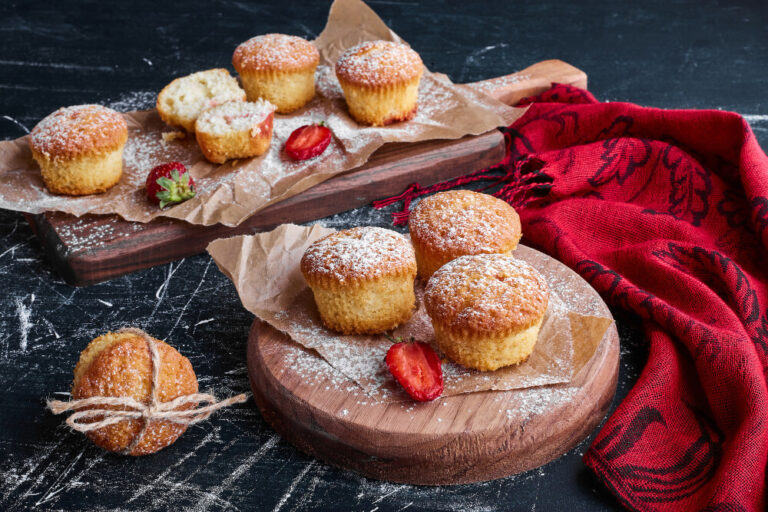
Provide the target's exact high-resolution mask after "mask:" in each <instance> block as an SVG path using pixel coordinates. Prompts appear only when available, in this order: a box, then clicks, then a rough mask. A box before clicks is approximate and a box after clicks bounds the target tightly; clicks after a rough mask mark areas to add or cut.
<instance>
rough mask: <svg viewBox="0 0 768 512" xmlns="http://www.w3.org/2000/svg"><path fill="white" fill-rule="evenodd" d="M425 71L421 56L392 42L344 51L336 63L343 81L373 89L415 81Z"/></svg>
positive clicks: (365, 45) (361, 44) (370, 44)
mask: <svg viewBox="0 0 768 512" xmlns="http://www.w3.org/2000/svg"><path fill="white" fill-rule="evenodd" d="M422 68H423V65H422V63H421V57H419V54H418V53H416V52H415V51H413V50H411V49H410V48H409V47H408V46H407V45H405V44H402V43H395V42H392V41H365V42H363V43H360V44H358V45H357V46H353V47H352V48H350V49H348V50H347V51H346V52H344V53H343V54H342V55H341V57H339V60H338V62H337V63H336V73H337V74H338V75H339V77H340V78H341V79H342V80H344V81H346V82H351V83H353V84H359V85H366V86H374V87H375V86H381V85H386V84H391V83H401V82H406V81H409V80H413V79H414V78H416V77H417V76H419V75H420V74H421V72H422Z"/></svg>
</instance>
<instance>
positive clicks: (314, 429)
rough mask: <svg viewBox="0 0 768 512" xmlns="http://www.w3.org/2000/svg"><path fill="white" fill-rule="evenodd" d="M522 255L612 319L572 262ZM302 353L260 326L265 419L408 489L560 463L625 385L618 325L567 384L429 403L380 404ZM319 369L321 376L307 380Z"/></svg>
mask: <svg viewBox="0 0 768 512" xmlns="http://www.w3.org/2000/svg"><path fill="white" fill-rule="evenodd" d="M515 254H516V256H518V257H520V258H522V259H525V260H526V261H528V262H529V263H531V264H532V265H535V266H537V267H539V268H547V270H548V272H550V271H551V273H553V274H554V275H555V276H556V281H557V282H558V283H560V284H561V285H562V286H561V288H560V289H558V290H557V293H558V295H560V297H561V298H562V299H563V300H564V301H565V303H566V304H567V305H568V307H569V308H570V309H571V310H573V311H577V312H587V311H591V312H593V314H595V313H598V314H600V315H601V316H607V317H610V312H609V311H608V308H607V306H606V305H605V304H604V303H603V302H602V300H601V299H600V297H599V295H598V294H597V292H595V291H594V290H593V289H592V288H591V287H590V286H589V284H587V283H586V281H584V280H583V279H582V278H581V277H579V276H578V275H577V274H576V273H575V272H573V271H572V270H570V269H569V268H567V267H566V266H565V265H563V264H561V263H559V262H557V261H556V260H554V259H552V258H550V257H548V256H546V255H544V254H542V253H540V252H538V251H535V250H533V249H530V248H527V247H523V246H521V247H520V248H519V249H518V250H517V251H516V253H515ZM297 347H298V346H297V345H296V344H295V343H294V342H293V341H291V340H290V339H289V338H288V337H287V336H285V335H284V334H282V333H279V332H277V331H275V330H274V329H273V328H271V327H269V326H268V325H266V324H264V323H262V322H261V321H259V320H258V319H257V320H256V321H254V323H253V325H252V327H251V332H250V337H249V341H248V369H249V376H250V382H251V389H252V390H253V394H254V397H255V400H256V403H257V404H258V406H259V409H260V410H261V412H262V414H263V416H264V418H265V419H267V421H268V422H269V423H270V424H271V425H272V426H273V427H274V429H275V430H276V431H277V432H278V433H279V434H280V435H281V436H283V437H284V438H285V439H287V440H289V441H290V442H291V443H293V444H294V445H296V446H297V447H298V448H299V449H301V450H302V451H304V452H306V453H309V454H310V455H313V456H316V457H319V458H321V459H323V460H325V461H327V462H329V463H331V464H334V465H337V466H341V467H344V468H348V469H353V470H355V471H359V472H360V473H363V474H364V475H366V476H369V477H372V478H377V479H382V480H389V481H394V482H402V483H411V484H424V485H449V484H462V483H469V482H478V481H485V480H491V479H495V478H500V477H503V476H507V475H511V474H514V473H519V472H521V471H526V470H528V469H532V468H535V467H538V466H541V465H542V464H545V463H546V462H549V461H550V460H552V459H554V458H557V457H559V456H560V455H562V454H563V453H565V452H566V451H568V450H569V449H570V448H571V447H573V446H575V445H576V444H578V443H579V442H580V441H581V440H582V439H583V438H584V437H586V436H587V435H588V434H589V433H590V432H591V431H592V430H593V429H594V428H595V427H596V426H597V425H598V424H599V422H600V421H601V420H602V418H603V417H604V415H605V413H606V411H607V408H608V406H609V404H610V402H611V399H612V398H613V395H614V393H615V390H616V382H617V378H618V362H619V338H618V333H617V331H616V328H615V325H614V324H612V325H611V327H610V328H609V329H608V330H607V331H606V333H605V335H604V336H603V339H602V341H601V342H600V344H599V346H598V347H597V349H596V350H595V353H594V355H593V356H592V358H591V359H590V360H589V361H588V362H587V363H586V365H585V366H584V367H583V368H582V370H581V371H580V372H579V373H578V374H577V375H576V376H575V377H574V378H573V380H572V381H571V382H570V383H568V384H563V385H556V386H544V387H538V388H531V389H524V390H514V391H488V392H480V393H470V394H464V395H457V396H450V397H443V398H441V399H438V400H436V401H434V402H430V403H425V404H417V403H413V402H411V401H405V402H394V403H392V402H390V403H385V402H376V401H373V400H372V399H371V398H369V397H368V396H367V395H365V393H364V392H363V391H362V390H361V389H359V388H357V387H356V385H355V384H354V383H353V382H352V381H350V380H346V378H345V377H344V376H342V375H341V374H340V373H338V372H336V371H335V370H333V369H332V368H331V367H330V366H328V365H325V364H321V365H318V364H317V360H318V359H319V356H317V355H316V354H315V353H313V352H310V351H308V350H304V349H298V348H297ZM313 361H314V364H313ZM382 364H383V362H382ZM312 367H314V368H324V369H321V370H317V371H315V373H314V374H313V375H312V376H311V378H308V376H307V373H308V370H307V369H308V368H312Z"/></svg>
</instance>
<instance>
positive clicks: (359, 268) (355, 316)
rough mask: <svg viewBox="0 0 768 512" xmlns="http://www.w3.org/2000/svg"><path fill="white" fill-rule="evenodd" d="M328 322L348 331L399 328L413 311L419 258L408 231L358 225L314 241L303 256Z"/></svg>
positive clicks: (305, 270)
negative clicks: (398, 231)
mask: <svg viewBox="0 0 768 512" xmlns="http://www.w3.org/2000/svg"><path fill="white" fill-rule="evenodd" d="M301 272H302V274H304V278H305V279H306V281H307V283H308V284H309V287H310V288H311V289H312V293H313V294H314V297H315V303H316V304H317V309H318V311H319V312H320V318H321V320H322V322H323V324H324V325H325V326H326V327H328V328H329V329H332V330H334V331H338V332H341V333H344V334H375V333H381V332H384V331H387V330H389V329H394V328H395V327H396V326H398V325H399V324H401V323H403V322H406V321H407V320H408V319H409V318H410V317H411V314H412V313H413V309H414V305H415V303H416V297H415V295H414V291H413V282H414V278H415V277H416V259H415V258H414V255H413V248H412V247H411V244H410V243H409V242H408V239H407V238H406V237H404V236H403V235H401V234H399V233H396V232H394V231H390V230H388V229H383V228H376V227H357V228H352V229H346V230H343V231H339V232H336V233H332V234H330V235H328V236H326V237H325V238H321V239H320V240H318V241H316V242H314V243H313V244H312V245H310V246H309V248H308V249H307V250H306V252H305V253H304V256H303V257H302V258H301Z"/></svg>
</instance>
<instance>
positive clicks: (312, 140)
mask: <svg viewBox="0 0 768 512" xmlns="http://www.w3.org/2000/svg"><path fill="white" fill-rule="evenodd" d="M331 136H332V133H331V130H330V129H329V128H328V127H327V126H325V125H324V124H323V123H322V122H320V123H318V124H305V125H304V126H301V127H299V128H296V129H295V130H293V133H291V136H290V137H288V140H287V141H286V142H285V152H286V153H288V155H289V156H290V157H291V158H293V159H294V160H307V159H309V158H314V157H316V156H317V155H319V154H321V153H322V152H323V151H325V148H327V147H328V144H330V143H331Z"/></svg>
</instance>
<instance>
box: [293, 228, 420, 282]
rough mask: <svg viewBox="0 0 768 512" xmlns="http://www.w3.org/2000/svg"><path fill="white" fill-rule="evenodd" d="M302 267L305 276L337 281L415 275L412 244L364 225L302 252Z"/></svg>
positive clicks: (339, 233)
mask: <svg viewBox="0 0 768 512" xmlns="http://www.w3.org/2000/svg"><path fill="white" fill-rule="evenodd" d="M301 268H302V270H303V271H305V272H306V273H307V274H310V275H313V276H318V277H319V276H323V277H328V278H331V279H334V280H336V281H338V282H342V283H343V282H345V281H346V280H355V279H360V278H369V279H370V278H376V277H379V276H382V275H390V274H399V273H401V272H404V271H406V270H409V271H412V273H413V275H414V276H415V275H416V257H415V256H414V254H413V248H412V247H411V243H410V242H409V241H408V239H407V238H405V237H404V236H403V235H401V234H400V233H397V232H395V231H391V230H389V229H384V228H378V227H372V226H364V227H357V228H352V229H346V230H343V231H339V232H337V233H333V234H331V235H328V236H327V237H325V238H322V239H320V240H318V241H317V242H315V243H313V244H312V245H311V246H310V247H309V248H308V249H307V252H305V253H304V257H303V258H302V260H301Z"/></svg>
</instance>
